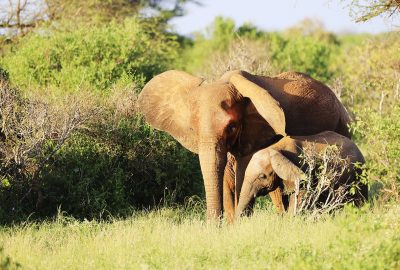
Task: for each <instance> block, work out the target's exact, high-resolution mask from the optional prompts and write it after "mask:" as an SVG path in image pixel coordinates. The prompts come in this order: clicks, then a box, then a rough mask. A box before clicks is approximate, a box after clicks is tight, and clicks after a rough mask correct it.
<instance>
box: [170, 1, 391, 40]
mask: <svg viewBox="0 0 400 270" xmlns="http://www.w3.org/2000/svg"><path fill="white" fill-rule="evenodd" d="M199 1H200V2H201V3H202V6H197V5H194V4H189V5H187V15H185V16H183V17H180V18H176V19H173V21H172V22H171V23H172V25H173V26H174V27H175V29H176V30H177V31H178V33H180V34H185V35H188V34H190V33H192V32H194V31H200V30H204V28H205V27H206V26H208V25H210V24H211V23H212V21H213V20H214V18H215V17H216V16H219V15H221V16H224V17H230V18H232V19H234V21H235V22H236V25H237V26H239V25H241V24H243V23H244V22H251V23H252V24H254V25H256V26H257V27H259V28H260V29H262V30H267V31H273V30H282V29H285V28H287V27H290V26H293V25H295V24H296V23H297V22H299V21H301V20H302V19H304V18H314V19H319V20H320V21H322V22H323V24H324V26H325V28H326V29H327V30H329V31H332V32H335V33H348V32H356V33H362V32H366V33H379V32H387V31H393V30H396V29H397V30H398V29H399V28H396V26H393V21H392V20H390V19H384V18H381V17H379V18H374V19H372V20H370V21H368V22H366V23H355V22H354V21H353V19H352V18H351V17H350V15H349V8H348V7H346V3H347V4H348V3H349V2H351V1H350V0H347V1H342V0H275V1H273V0H199Z"/></svg>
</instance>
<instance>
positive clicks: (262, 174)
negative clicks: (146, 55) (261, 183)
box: [258, 173, 267, 180]
mask: <svg viewBox="0 0 400 270" xmlns="http://www.w3.org/2000/svg"><path fill="white" fill-rule="evenodd" d="M258 179H261V180H265V179H267V176H266V175H265V174H264V173H260V174H259V175H258Z"/></svg>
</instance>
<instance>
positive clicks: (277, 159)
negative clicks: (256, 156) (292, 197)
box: [269, 149, 305, 191]
mask: <svg viewBox="0 0 400 270" xmlns="http://www.w3.org/2000/svg"><path fill="white" fill-rule="evenodd" d="M269 158H270V162H271V166H272V169H273V170H274V172H275V173H276V174H277V175H278V176H279V177H280V178H281V179H282V180H283V181H284V184H285V187H286V188H287V189H288V190H289V191H291V190H294V188H295V187H296V185H298V183H299V181H300V180H301V179H304V178H305V175H304V173H303V171H302V170H300V168H299V167H297V166H296V165H295V164H294V163H293V162H291V161H290V160H289V159H288V158H286V157H285V156H284V155H282V153H280V152H279V151H276V150H274V149H269Z"/></svg>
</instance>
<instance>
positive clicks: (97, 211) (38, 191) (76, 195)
mask: <svg viewBox="0 0 400 270" xmlns="http://www.w3.org/2000/svg"><path fill="white" fill-rule="evenodd" d="M14 90H15V91H16V93H18V90H17V89H14ZM13 93H14V92H13ZM34 96H36V95H34ZM71 96H72V97H73V98H69V99H67V98H61V97H60V96H58V97H57V98H56V99H57V100H58V103H57V102H56V101H54V100H52V101H51V102H50V103H49V100H50V97H47V96H45V97H43V98H47V99H45V101H47V103H46V102H43V104H48V105H46V106H36V107H35V106H31V104H34V103H33V98H30V99H26V98H25V99H21V100H22V101H18V100H19V99H18V97H19V96H18V94H16V97H15V98H14V99H15V100H10V99H8V100H7V101H8V102H5V103H4V104H2V106H1V109H2V110H1V115H2V123H3V124H4V125H3V126H2V129H3V131H4V134H5V137H4V138H5V139H4V140H3V142H1V143H0V147H1V148H0V150H1V151H0V158H1V164H2V165H1V167H0V177H1V178H0V180H1V183H0V206H1V207H0V223H3V222H8V221H11V220H14V221H15V220H19V219H24V218H26V217H27V216H28V215H30V214H32V213H34V215H33V216H32V218H37V217H46V216H51V215H55V214H56V213H57V211H58V210H59V209H61V210H63V211H67V213H69V214H71V215H73V216H74V217H77V218H96V217H97V218H98V217H104V216H106V215H109V214H112V215H125V214H127V213H129V212H130V211H131V210H132V209H133V208H142V207H152V206H158V205H159V204H161V203H163V204H168V203H179V202H180V203H182V202H184V200H185V198H186V197H188V196H191V195H201V194H202V189H203V185H202V180H201V173H200V170H199V168H200V167H199V164H198V159H197V157H196V156H195V155H194V154H192V153H189V152H188V151H187V150H185V149H184V148H183V147H181V146H180V145H178V143H177V142H176V141H175V140H174V139H173V138H172V137H170V136H169V135H167V134H165V133H162V132H158V131H156V130H154V129H152V128H150V127H149V126H148V125H147V124H145V122H144V121H143V119H142V118H141V116H139V115H138V114H137V113H136V112H135V100H136V94H135V90H134V87H129V88H124V89H113V92H112V93H110V94H109V95H107V96H104V95H94V94H91V95H90V96H88V95H86V94H84V93H83V92H77V93H75V94H71ZM2 97H4V95H3V96H2ZM2 100H3V101H5V99H2ZM73 100H77V101H76V102H72V101H73ZM50 104H51V106H54V107H57V108H63V110H62V111H61V112H63V113H61V114H60V115H59V114H57V117H56V116H55V115H54V114H53V113H51V112H52V110H51V108H53V107H48V106H50ZM4 108H6V109H7V110H3V109H4ZM11 109H13V110H14V113H12V112H11V113H9V112H10V111H11ZM28 112H29V113H28ZM42 112H46V113H45V114H43V113H42ZM68 112H73V113H72V116H79V117H80V118H79V119H81V122H80V123H79V125H74V129H70V130H66V129H58V125H60V126H61V127H65V125H67V124H68V123H69V119H70V118H69V117H70V116H71V113H68ZM88 112H91V113H90V114H89V113H88ZM10 115H11V116H10ZM15 115H16V116H17V117H18V119H14V118H15ZM18 123H19V124H18ZM67 126H68V125H67ZM14 131H15V132H14ZM19 131H21V132H19ZM67 131H68V133H66V132H67ZM20 134H24V135H23V136H24V137H22V138H17V137H18V136H20ZM25 134H26V135H25ZM28 134H29V136H28ZM63 134H64V135H68V136H64V135H63ZM57 136H59V137H57ZM14 156H16V157H17V158H14Z"/></svg>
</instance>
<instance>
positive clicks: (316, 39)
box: [181, 17, 339, 81]
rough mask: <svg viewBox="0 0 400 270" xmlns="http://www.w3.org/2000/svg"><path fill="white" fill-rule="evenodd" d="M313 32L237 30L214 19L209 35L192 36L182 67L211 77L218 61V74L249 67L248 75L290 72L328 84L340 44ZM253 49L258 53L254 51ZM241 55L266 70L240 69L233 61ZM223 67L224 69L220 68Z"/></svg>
mask: <svg viewBox="0 0 400 270" xmlns="http://www.w3.org/2000/svg"><path fill="white" fill-rule="evenodd" d="M313 27H314V26H313ZM314 28H315V27H314ZM314 28H312V29H311V30H307V29H304V27H303V28H301V31H300V30H296V31H294V30H293V31H289V32H287V33H284V34H281V33H267V32H262V31H260V30H258V29H257V28H256V27H254V26H252V25H249V24H244V25H242V26H240V27H236V26H235V23H234V22H233V21H232V20H230V19H224V18H221V17H217V18H216V19H215V21H214V22H213V24H212V25H211V26H210V27H209V30H208V33H206V34H197V35H196V36H195V40H194V43H193V45H192V46H189V47H188V48H187V50H186V51H185V53H184V54H183V61H181V62H182V63H181V65H183V67H184V68H185V69H186V70H188V71H189V72H192V73H198V74H207V75H210V73H212V71H213V70H214V69H213V68H211V69H210V64H211V63H214V62H218V61H219V64H218V66H220V68H218V70H221V69H225V70H232V69H245V68H246V67H251V68H250V70H247V71H250V72H251V71H254V70H255V71H256V72H257V73H258V74H266V73H271V72H273V73H279V72H283V71H288V70H293V71H301V72H304V73H307V74H309V75H311V76H312V77H315V78H316V79H319V80H322V81H328V80H330V79H331V77H332V75H333V71H332V70H331V67H330V63H331V61H332V58H333V56H334V54H335V53H336V51H337V49H338V45H339V42H338V41H337V39H336V37H335V36H334V35H333V34H331V33H328V32H326V31H324V30H323V28H322V27H320V28H316V29H314ZM303 32H304V33H303ZM243 40H244V42H243ZM241 43H245V44H246V46H242V48H243V49H242V50H237V49H236V50H235V49H232V48H235V47H240V46H238V45H237V44H241ZM254 44H257V45H256V46H254ZM247 45H251V46H249V47H247ZM255 47H256V48H257V51H256V50H254V48H255ZM246 50H248V51H246ZM235 53H238V54H235ZM243 55H245V56H246V57H245V58H247V59H251V58H253V59H254V58H259V59H257V60H253V62H263V63H264V65H263V66H265V67H267V69H268V70H260V69H259V68H256V69H254V67H253V65H252V64H249V63H246V65H243V63H242V61H240V60H239V61H232V59H236V58H237V59H243ZM260 56H261V57H260ZM221 59H223V60H225V61H226V63H224V61H221ZM247 62H248V61H247ZM223 66H225V68H221V67H223ZM259 66H262V65H259ZM270 75H274V74H270Z"/></svg>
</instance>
